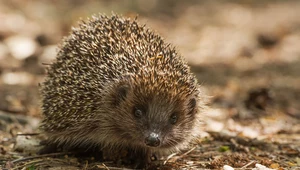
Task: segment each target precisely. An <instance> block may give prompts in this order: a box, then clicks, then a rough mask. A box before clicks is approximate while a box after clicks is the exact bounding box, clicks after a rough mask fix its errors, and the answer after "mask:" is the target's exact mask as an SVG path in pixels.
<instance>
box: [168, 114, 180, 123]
mask: <svg viewBox="0 0 300 170" xmlns="http://www.w3.org/2000/svg"><path fill="white" fill-rule="evenodd" d="M177 120H178V116H177V114H176V113H173V114H172V115H171V116H170V119H169V121H170V123H171V124H172V125H174V124H175V123H176V122H177Z"/></svg>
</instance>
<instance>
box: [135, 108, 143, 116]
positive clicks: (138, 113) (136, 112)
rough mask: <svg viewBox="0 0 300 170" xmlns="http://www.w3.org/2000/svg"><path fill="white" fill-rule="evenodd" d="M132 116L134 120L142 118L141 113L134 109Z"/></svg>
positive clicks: (139, 110)
mask: <svg viewBox="0 0 300 170" xmlns="http://www.w3.org/2000/svg"><path fill="white" fill-rule="evenodd" d="M133 114H134V116H135V117H136V118H141V117H142V116H143V111H142V110H141V109H138V108H134V111H133Z"/></svg>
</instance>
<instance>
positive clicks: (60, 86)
mask: <svg viewBox="0 0 300 170" xmlns="http://www.w3.org/2000/svg"><path fill="white" fill-rule="evenodd" d="M40 91H41V95H42V113H43V120H42V123H41V129H42V130H43V131H44V133H45V134H46V135H47V138H48V139H47V145H52V144H53V145H54V144H55V145H56V146H57V147H58V146H59V147H61V148H64V149H66V150H68V149H69V148H72V147H74V148H75V147H80V148H86V149H88V148H93V147H99V148H102V149H103V148H106V149H108V150H115V151H116V150H122V149H129V150H130V151H131V152H132V154H133V155H135V156H136V157H137V158H141V159H139V160H140V161H141V162H142V163H141V166H145V164H149V163H150V161H151V159H150V158H149V157H151V155H152V154H153V153H159V154H167V153H172V152H177V151H180V150H181V149H183V148H186V147H187V146H188V144H189V143H190V142H191V141H192V140H193V139H195V138H196V137H197V136H198V135H199V133H200V132H201V126H200V125H201V113H202V108H203V107H204V101H205V100H204V95H203V94H202V91H201V90H200V87H199V85H198V82H197V79H196V78H195V75H194V74H193V73H191V71H190V67H189V66H188V64H187V62H186V61H185V60H184V59H183V57H182V56H181V55H180V54H178V53H177V52H176V50H175V48H174V47H173V46H172V45H170V44H169V43H166V42H164V39H163V38H161V37H160V36H159V35H158V34H157V33H155V32H154V31H152V30H150V29H149V28H147V27H146V26H145V25H140V24H139V23H138V21H137V19H136V18H135V19H129V18H125V17H123V16H120V15H112V16H106V15H102V14H98V15H93V16H92V17H91V18H88V19H87V20H85V21H84V20H82V21H80V23H79V24H78V27H77V28H72V31H71V33H70V35H69V36H67V37H65V38H64V39H63V40H62V42H61V44H60V45H59V49H58V52H57V58H56V60H55V61H53V63H51V65H50V66H49V67H48V68H47V76H46V78H45V81H44V82H43V83H42V84H41V89H40Z"/></svg>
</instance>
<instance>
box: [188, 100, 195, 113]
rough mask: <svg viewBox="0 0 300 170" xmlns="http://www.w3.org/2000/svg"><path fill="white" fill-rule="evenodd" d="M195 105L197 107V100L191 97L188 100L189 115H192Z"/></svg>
mask: <svg viewBox="0 0 300 170" xmlns="http://www.w3.org/2000/svg"><path fill="white" fill-rule="evenodd" d="M196 105H197V100H196V98H195V97H192V98H190V99H189V101H188V105H187V106H188V110H189V114H193V113H194V112H195V110H196Z"/></svg>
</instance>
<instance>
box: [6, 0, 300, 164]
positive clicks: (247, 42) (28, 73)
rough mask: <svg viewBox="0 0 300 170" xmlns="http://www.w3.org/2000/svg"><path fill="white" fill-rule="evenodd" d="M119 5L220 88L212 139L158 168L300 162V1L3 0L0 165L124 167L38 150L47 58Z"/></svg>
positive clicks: (213, 106)
mask: <svg viewBox="0 0 300 170" xmlns="http://www.w3.org/2000/svg"><path fill="white" fill-rule="evenodd" d="M158 3H160V4H158ZM111 11H114V13H118V14H123V15H124V16H128V17H134V16H136V15H139V17H138V18H139V20H140V22H141V23H144V24H146V25H147V26H148V27H150V28H152V29H154V30H156V31H157V32H158V33H159V34H160V35H162V36H163V37H164V38H165V39H166V41H167V42H170V43H172V44H174V45H175V46H176V48H177V49H178V51H179V52H180V54H182V55H183V56H184V57H185V58H186V59H187V61H188V62H189V64H190V65H191V69H192V71H193V72H194V73H195V74H196V76H197V78H198V79H199V82H200V83H201V85H202V89H203V91H204V92H205V93H206V94H207V95H209V96H211V97H210V102H209V104H208V109H207V110H206V112H205V113H203V114H204V117H205V120H204V122H205V124H204V132H203V137H202V138H200V139H199V140H197V141H195V142H194V143H193V145H192V146H191V147H190V149H188V150H186V151H183V152H181V153H176V154H173V155H170V156H169V157H168V158H164V160H161V161H158V164H159V165H153V166H152V167H151V168H152V169H222V168H223V169H230V167H233V168H235V169H254V170H255V169H256V170H259V169H260V170H262V169H267V168H270V169H300V17H299V16H300V2H299V1H292V0H291V1H271V0H265V1H257V2H255V3H253V2H252V1H247V0H243V1H234V0H231V1H217V0H214V1H202V2H197V1H196V2H195V1H192V0H190V1H169V0H167V1H162V2H160V1H154V0H152V1H137V0H136V1H95V2H94V1H88V2H85V1H79V0H77V1H71V0H66V1H43V2H41V1H38V0H33V1H6V0H0V20H1V22H0V169H1V168H2V169H29V170H35V169H51V170H58V169H122V168H124V167H123V165H120V164H116V163H114V162H109V161H106V162H99V161H98V160H97V159H95V158H94V157H84V158H82V157H78V156H74V155H73V154H66V153H56V154H49V155H42V156H41V155H36V150H34V149H32V148H31V147H32V146H36V145H38V141H37V140H33V139H34V138H36V136H38V135H36V134H37V133H39V130H38V125H39V122H40V120H41V109H40V104H41V103H40V102H41V101H40V96H39V93H38V84H39V83H41V82H42V81H43V79H44V77H45V66H44V65H43V63H51V61H53V59H54V58H55V55H56V50H57V44H58V43H59V42H60V40H61V39H62V37H63V36H66V35H68V33H69V31H70V29H71V26H72V25H73V26H74V25H75V26H76V21H77V20H78V18H80V17H81V18H86V17H88V16H90V15H91V14H93V13H99V12H100V13H106V14H108V15H110V14H111ZM126 167H127V168H129V169H130V168H132V167H130V165H129V166H126Z"/></svg>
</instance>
